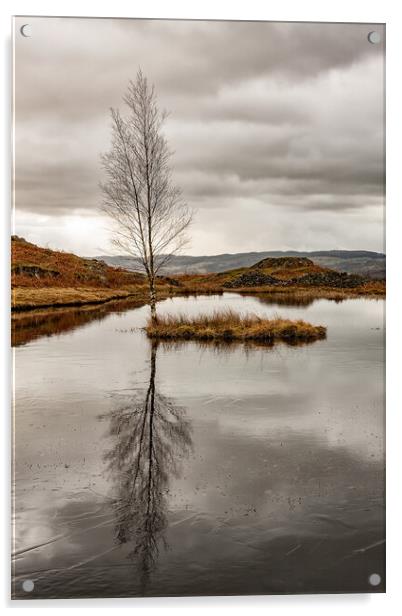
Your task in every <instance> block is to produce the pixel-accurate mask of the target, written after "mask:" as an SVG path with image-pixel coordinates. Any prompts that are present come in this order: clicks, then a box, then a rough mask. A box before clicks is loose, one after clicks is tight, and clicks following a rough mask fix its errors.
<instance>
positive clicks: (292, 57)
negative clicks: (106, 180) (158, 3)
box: [15, 18, 385, 256]
mask: <svg viewBox="0 0 402 616" xmlns="http://www.w3.org/2000/svg"><path fill="white" fill-rule="evenodd" d="M24 23H30V24H31V26H32V29H31V37H30V38H24V37H22V36H21V35H20V34H19V28H20V26H21V25H22V24H24ZM372 30H376V31H378V32H379V33H380V34H381V37H382V41H383V39H384V37H385V32H384V30H383V27H382V26H378V25H375V26H374V25H340V24H301V23H295V24H290V23H255V22H254V23H251V22H250V23H247V22H243V23H241V22H237V23H236V22H188V21H149V20H146V21H137V20H109V19H104V20H100V19H75V18H64V19H60V18H47V19H46V18H29V19H27V18H25V19H23V18H18V19H17V20H16V32H17V34H16V39H15V66H16V70H15V109H16V125H15V134H16V226H15V232H16V233H17V234H18V235H21V236H23V237H25V238H26V239H28V240H30V241H33V242H35V243H37V244H40V245H48V246H49V247H51V248H62V249H64V250H70V251H73V252H76V253H77V254H80V255H89V256H92V255H97V254H98V255H99V254H112V250H111V248H110V244H109V231H108V221H107V220H106V219H105V218H104V217H103V215H102V214H101V210H100V206H101V201H102V196H101V194H100V190H99V187H98V185H99V182H100V181H101V179H102V170H101V166H100V161H99V156H100V153H101V152H103V151H106V150H107V149H108V146H109V140H110V114H109V108H110V107H111V106H112V107H120V108H121V109H122V111H123V104H122V101H121V99H122V96H123V94H124V92H125V90H126V87H127V83H128V81H129V80H130V79H134V78H135V75H136V73H137V70H138V68H139V67H141V68H142V70H143V72H144V73H145V74H146V75H147V77H148V78H149V80H150V81H152V82H153V83H154V84H155V87H156V90H157V93H158V99H159V103H160V106H161V107H162V108H165V109H167V110H168V111H170V115H169V118H168V120H167V122H166V125H165V134H166V136H167V138H168V140H169V144H170V146H171V148H172V149H173V150H174V151H175V155H174V158H173V165H174V177H175V180H176V181H177V183H178V184H179V185H180V186H181V188H182V191H183V194H184V197H185V199H186V201H187V203H188V204H189V205H191V206H193V207H194V208H195V210H196V215H195V218H194V223H193V226H192V229H191V244H190V245H189V247H188V248H187V249H186V251H185V252H186V253H189V254H217V253H223V252H245V251H255V250H287V249H296V250H317V249H323V250H326V249H333V248H338V249H367V250H376V251H383V250H384V243H383V242H384V238H383V228H382V225H383V216H384V212H383V208H384V148H383V140H384V126H383V122H384V118H383V115H384V89H383V78H384V65H383V61H384V43H383V42H381V43H379V44H377V45H373V44H371V43H369V42H368V40H367V35H368V33H369V32H370V31H372Z"/></svg>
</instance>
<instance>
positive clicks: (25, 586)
mask: <svg viewBox="0 0 402 616" xmlns="http://www.w3.org/2000/svg"><path fill="white" fill-rule="evenodd" d="M34 587H35V584H34V583H33V581H32V580H24V581H23V582H22V590H24V591H25V592H32V591H33V589H34Z"/></svg>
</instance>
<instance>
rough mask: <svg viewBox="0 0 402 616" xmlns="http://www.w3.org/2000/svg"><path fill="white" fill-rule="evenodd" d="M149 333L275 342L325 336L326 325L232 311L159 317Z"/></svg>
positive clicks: (164, 336)
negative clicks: (192, 315)
mask: <svg viewBox="0 0 402 616" xmlns="http://www.w3.org/2000/svg"><path fill="white" fill-rule="evenodd" d="M145 330H146V333H147V335H148V336H149V337H150V338H154V339H158V340H205V341H206V340H212V341H232V340H239V341H244V342H246V341H258V342H266V343H272V342H275V341H280V340H281V341H285V342H289V343H292V342H297V341H312V340H318V339H320V338H325V336H326V328H325V327H323V326H321V325H311V324H310V323H306V322H305V321H301V320H297V321H291V320H289V319H281V318H279V317H278V318H275V319H263V318H260V317H258V316H257V315H246V316H243V315H240V314H237V313H235V312H233V311H232V310H225V311H223V312H214V313H212V314H210V315H198V316H196V317H187V316H184V315H177V316H173V315H168V316H159V318H158V321H157V323H152V322H151V321H149V322H148V324H147V326H146V328H145Z"/></svg>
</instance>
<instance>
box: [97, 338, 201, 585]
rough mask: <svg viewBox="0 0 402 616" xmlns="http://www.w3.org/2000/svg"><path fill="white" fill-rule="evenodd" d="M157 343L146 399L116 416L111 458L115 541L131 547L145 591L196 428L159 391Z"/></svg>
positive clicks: (130, 399)
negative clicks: (172, 486)
mask: <svg viewBox="0 0 402 616" xmlns="http://www.w3.org/2000/svg"><path fill="white" fill-rule="evenodd" d="M156 354H157V344H156V343H154V344H152V347H151V360H150V368H151V369H150V377H149V385H148V388H147V389H146V391H145V392H144V393H143V395H141V394H138V393H135V394H129V395H127V396H124V397H123V400H122V401H121V404H119V405H118V408H116V409H115V410H114V411H113V412H112V416H111V424H110V434H111V435H112V436H113V437H114V438H115V445H114V447H113V448H112V449H111V450H110V451H109V452H108V453H107V454H106V456H105V459H106V461H107V463H108V468H109V470H110V471H112V473H113V474H114V475H117V477H118V494H117V499H116V512H117V523H116V529H115V530H116V540H117V541H118V542H119V543H131V544H132V549H131V550H130V554H129V556H130V558H132V559H133V560H136V562H137V564H138V566H139V568H140V571H141V579H142V586H143V587H145V585H146V582H147V580H148V577H149V574H150V572H151V571H152V568H153V566H154V565H155V562H156V559H157V557H158V553H159V546H160V544H162V545H165V546H166V544H165V539H164V537H163V531H164V530H165V528H166V526H167V499H166V493H167V490H168V486H169V480H170V478H171V477H177V476H178V474H179V471H180V461H181V459H182V458H183V457H184V456H185V455H187V454H188V452H189V451H190V449H191V446H192V440H191V425H190V422H189V421H188V420H187V419H186V418H185V416H184V412H183V409H181V408H180V407H177V406H175V405H174V403H173V402H172V400H170V399H169V398H167V397H165V396H163V395H162V394H160V393H158V391H157V389H156V386H155V377H156Z"/></svg>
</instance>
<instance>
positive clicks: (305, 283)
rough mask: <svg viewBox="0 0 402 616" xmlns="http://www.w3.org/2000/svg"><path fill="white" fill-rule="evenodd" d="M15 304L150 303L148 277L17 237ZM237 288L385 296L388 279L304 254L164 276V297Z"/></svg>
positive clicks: (303, 296) (304, 295)
mask: <svg viewBox="0 0 402 616" xmlns="http://www.w3.org/2000/svg"><path fill="white" fill-rule="evenodd" d="M11 257H12V259H11V286H12V308H13V310H15V311H18V310H30V309H34V308H38V307H41V308H44V307H56V306H80V305H90V304H93V305H98V304H100V303H104V302H106V301H110V300H115V299H124V298H135V299H138V300H141V301H143V302H146V301H147V298H148V289H147V284H146V279H145V277H144V275H143V274H141V273H139V272H129V271H127V270H124V269H122V268H115V267H111V266H108V265H106V263H104V262H103V261H99V260H96V259H86V258H82V257H78V256H77V255H74V254H71V253H66V252H63V251H55V250H51V249H49V248H41V247H39V246H36V245H35V244H32V243H30V242H27V241H25V240H24V239H22V238H19V237H16V236H13V237H12V242H11ZM224 292H235V293H240V294H247V295H252V294H257V295H259V296H261V297H263V296H265V297H267V298H268V297H270V296H272V297H274V296H275V297H280V296H283V297H284V298H286V297H288V298H289V297H291V298H292V299H295V300H299V301H308V300H310V299H315V298H319V297H322V298H326V299H334V300H336V301H337V300H341V299H346V298H353V297H361V296H365V297H371V298H379V297H384V296H385V281H383V280H373V279H365V278H363V277H361V276H357V275H350V274H342V273H339V272H335V271H334V270H331V269H328V268H323V267H321V266H319V265H317V264H315V263H313V261H311V260H310V259H308V258H305V257H279V258H268V259H263V260H262V261H260V262H258V263H256V264H255V265H253V266H251V267H244V268H239V269H236V270H230V271H227V272H223V273H219V274H193V275H191V274H182V275H180V276H176V277H175V278H174V279H172V278H168V277H165V276H161V277H159V278H158V282H157V295H158V298H159V299H163V298H165V297H169V296H174V295H191V294H194V295H199V294H211V293H216V294H221V293H224Z"/></svg>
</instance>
